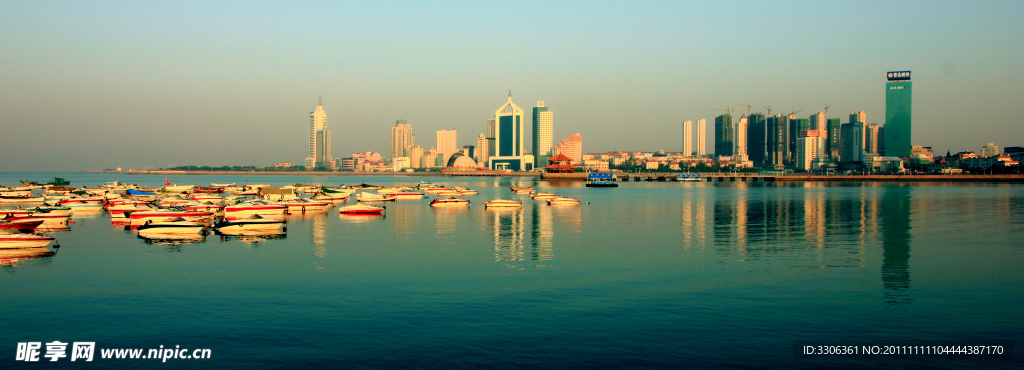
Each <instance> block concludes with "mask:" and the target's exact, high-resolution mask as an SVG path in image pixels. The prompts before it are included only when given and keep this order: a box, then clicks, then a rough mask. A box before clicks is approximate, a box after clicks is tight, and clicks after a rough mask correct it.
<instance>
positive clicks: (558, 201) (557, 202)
mask: <svg viewBox="0 0 1024 370" xmlns="http://www.w3.org/2000/svg"><path fill="white" fill-rule="evenodd" d="M575 204H580V200H579V199H572V198H566V197H558V198H554V199H551V200H549V201H548V205H550V206H568V205H575Z"/></svg>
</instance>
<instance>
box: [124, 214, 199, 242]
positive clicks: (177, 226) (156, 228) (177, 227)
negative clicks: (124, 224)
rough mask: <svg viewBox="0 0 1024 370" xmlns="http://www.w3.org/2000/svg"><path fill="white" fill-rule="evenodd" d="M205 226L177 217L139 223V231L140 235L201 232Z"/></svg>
mask: <svg viewBox="0 0 1024 370" xmlns="http://www.w3.org/2000/svg"><path fill="white" fill-rule="evenodd" d="M204 228H206V226H205V225H203V224H201V223H198V222H191V221H185V219H184V218H181V217H177V218H173V219H169V220H163V221H154V220H149V221H146V223H145V224H142V225H139V227H138V231H139V235H142V236H144V237H150V236H151V235H155V234H199V233H201V232H202V231H203V229H204Z"/></svg>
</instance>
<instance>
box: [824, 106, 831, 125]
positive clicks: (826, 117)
mask: <svg viewBox="0 0 1024 370" xmlns="http://www.w3.org/2000/svg"><path fill="white" fill-rule="evenodd" d="M831 106H832V105H831V104H825V123H828V108H829V107H831Z"/></svg>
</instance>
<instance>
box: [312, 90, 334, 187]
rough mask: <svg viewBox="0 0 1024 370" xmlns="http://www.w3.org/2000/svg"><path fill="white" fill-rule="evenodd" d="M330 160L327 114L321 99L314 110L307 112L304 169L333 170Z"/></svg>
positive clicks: (329, 134)
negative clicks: (307, 142)
mask: <svg viewBox="0 0 1024 370" xmlns="http://www.w3.org/2000/svg"><path fill="white" fill-rule="evenodd" d="M333 164H334V159H333V158H331V132H330V131H328V130H327V113H325V112H324V99H323V98H322V97H321V98H320V100H319V102H318V103H317V105H316V109H315V110H314V111H312V112H309V156H308V157H306V169H315V168H333Z"/></svg>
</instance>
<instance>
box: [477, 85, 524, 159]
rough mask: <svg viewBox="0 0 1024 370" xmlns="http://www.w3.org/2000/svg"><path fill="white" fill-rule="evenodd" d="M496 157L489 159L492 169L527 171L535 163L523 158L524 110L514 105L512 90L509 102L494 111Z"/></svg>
mask: <svg viewBox="0 0 1024 370" xmlns="http://www.w3.org/2000/svg"><path fill="white" fill-rule="evenodd" d="M494 126H495V127H494V129H495V132H494V149H493V152H494V156H493V157H491V158H489V160H488V167H489V168H491V169H508V170H513V171H527V170H530V169H532V167H533V163H526V162H525V160H524V159H525V157H524V156H523V152H524V150H523V149H524V148H523V137H524V136H525V133H524V132H523V110H522V109H520V108H519V106H517V105H515V103H512V90H511V89H509V91H508V102H506V103H505V104H504V105H502V106H501V108H498V110H496V111H494Z"/></svg>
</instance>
